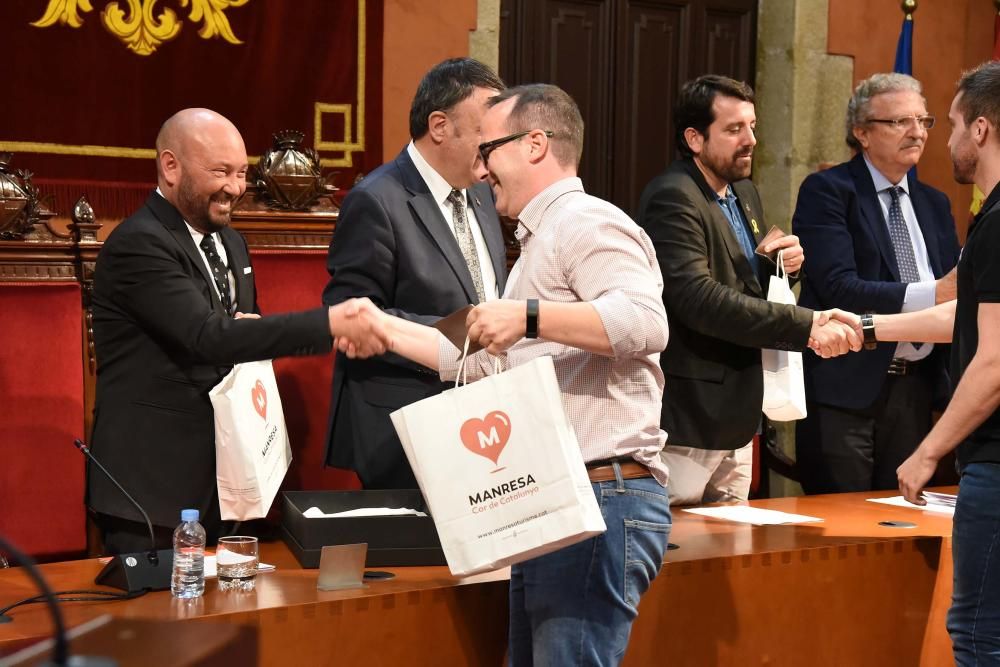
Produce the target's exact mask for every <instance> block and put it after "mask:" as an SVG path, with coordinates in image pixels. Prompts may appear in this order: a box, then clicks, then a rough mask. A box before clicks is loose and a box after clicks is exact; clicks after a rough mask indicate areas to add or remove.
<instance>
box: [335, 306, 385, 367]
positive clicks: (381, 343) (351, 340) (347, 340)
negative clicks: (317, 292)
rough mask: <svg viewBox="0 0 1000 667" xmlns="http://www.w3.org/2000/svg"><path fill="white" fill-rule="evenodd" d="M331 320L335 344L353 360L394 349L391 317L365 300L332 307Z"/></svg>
mask: <svg viewBox="0 0 1000 667" xmlns="http://www.w3.org/2000/svg"><path fill="white" fill-rule="evenodd" d="M328 319H329V322H330V335H331V336H333V337H334V339H335V341H334V344H335V345H336V346H337V349H338V350H340V351H341V352H343V353H344V354H346V355H347V356H348V357H350V358H351V359H355V358H359V359H364V358H366V357H371V356H374V355H377V354H382V353H384V352H385V351H386V350H389V349H392V338H391V333H390V326H389V317H388V316H386V315H385V313H383V312H382V311H381V310H379V308H378V307H376V306H375V304H373V303H372V302H371V301H370V300H368V299H366V298H361V299H348V300H347V301H344V302H343V303H338V304H337V305H336V306H330V308H329V310H328Z"/></svg>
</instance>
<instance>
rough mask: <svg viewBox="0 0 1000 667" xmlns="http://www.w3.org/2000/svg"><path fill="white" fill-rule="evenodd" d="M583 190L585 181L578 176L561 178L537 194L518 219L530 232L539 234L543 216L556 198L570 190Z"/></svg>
mask: <svg viewBox="0 0 1000 667" xmlns="http://www.w3.org/2000/svg"><path fill="white" fill-rule="evenodd" d="M583 191H584V190H583V181H581V180H580V179H579V178H578V177H576V176H570V177H569V178H563V179H560V180H558V181H556V182H555V183H553V184H552V185H550V186H549V187H547V188H545V189H544V190H542V191H541V192H539V193H538V194H537V195H535V196H534V197H533V198H532V199H531V201H529V202H528V203H527V204H526V205H525V207H524V209H523V210H522V211H521V215H519V216H518V217H517V219H518V220H519V221H520V223H521V224H522V225H524V227H525V228H526V229H527V230H528V231H529V232H531V233H532V234H537V233H538V228H539V227H540V226H541V224H542V216H543V215H544V214H545V211H546V209H548V207H549V206H551V205H552V204H553V203H554V202H555V200H557V199H559V198H560V197H562V196H563V195H564V194H567V193H570V192H583Z"/></svg>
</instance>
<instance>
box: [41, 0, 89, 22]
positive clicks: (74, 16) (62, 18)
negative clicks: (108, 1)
mask: <svg viewBox="0 0 1000 667" xmlns="http://www.w3.org/2000/svg"><path fill="white" fill-rule="evenodd" d="M92 11H94V8H93V7H92V6H91V5H90V0H49V6H48V7H46V9H45V14H44V15H43V16H42V18H40V19H38V20H37V21H35V22H34V23H32V24H31V25H33V26H35V27H36V28H48V27H49V26H50V25H53V24H55V23H56V21H58V22H59V23H61V24H63V25H69V27H71V28H79V27H80V26H81V25H83V19H81V18H80V14H79V12H92Z"/></svg>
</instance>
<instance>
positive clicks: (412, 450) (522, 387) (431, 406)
mask: <svg viewBox="0 0 1000 667" xmlns="http://www.w3.org/2000/svg"><path fill="white" fill-rule="evenodd" d="M391 416H392V423H393V425H394V426H395V427H396V432H397V433H398V434H399V438H400V441H401V442H402V443H403V449H404V450H405V451H406V455H407V458H408V459H409V460H410V465H411V467H412V468H413V472H414V474H415V475H416V478H417V482H418V483H419V484H420V490H421V491H422V492H423V494H424V499H425V500H426V501H427V506H428V508H429V509H430V512H431V516H432V517H433V518H434V524H435V526H436V527H437V531H438V536H439V537H440V538H441V545H442V547H443V549H444V554H445V557H446V558H447V559H448V567H449V568H450V569H451V571H452V573H453V574H456V575H465V574H473V573H476V572H483V571H486V570H493V569H496V568H499V567H503V566H506V565H511V564H513V563H518V562H521V561H524V560H527V559H529V558H534V557H536V556H541V555H543V554H546V553H550V552H552V551H555V550H557V549H560V548H562V547H564V546H568V545H570V544H574V543H576V542H579V541H582V540H584V539H587V538H588V537H592V536H594V535H598V534H600V533H602V532H604V530H606V526H605V524H604V519H603V517H602V516H601V511H600V508H599V507H598V505H597V500H596V498H595V497H594V492H593V489H592V487H591V484H590V479H589V478H588V476H587V470H586V467H585V466H584V463H583V456H582V454H581V453H580V447H579V445H578V444H577V441H576V435H575V434H574V433H573V428H572V426H571V425H570V423H569V420H568V419H567V417H566V411H565V409H564V408H563V403H562V396H561V393H560V391H559V385H558V383H557V381H556V377H555V370H554V367H553V364H552V359H551V358H550V357H540V358H538V359H535V360H533V361H531V362H530V363H527V364H524V365H522V366H518V367H517V368H514V369H512V370H509V371H506V372H504V373H500V374H497V375H491V376H489V377H486V378H483V379H481V380H479V381H478V382H473V383H472V384H468V385H465V386H461V387H458V388H456V389H451V390H448V391H446V392H444V393H442V394H439V395H437V396H433V397H431V398H427V399H424V400H422V401H419V402H417V403H414V404H412V405H409V406H406V407H404V408H401V409H400V410H397V411H396V412H394V413H392V415H391Z"/></svg>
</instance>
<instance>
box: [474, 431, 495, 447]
mask: <svg viewBox="0 0 1000 667" xmlns="http://www.w3.org/2000/svg"><path fill="white" fill-rule="evenodd" d="M476 436H477V437H478V438H479V448H480V449H486V448H487V447H492V446H493V445H499V444H500V434H499V433H497V427H496V426H494V427H493V428H491V429H490V432H489V433H483V432H482V431H479V432H478V433H476Z"/></svg>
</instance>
